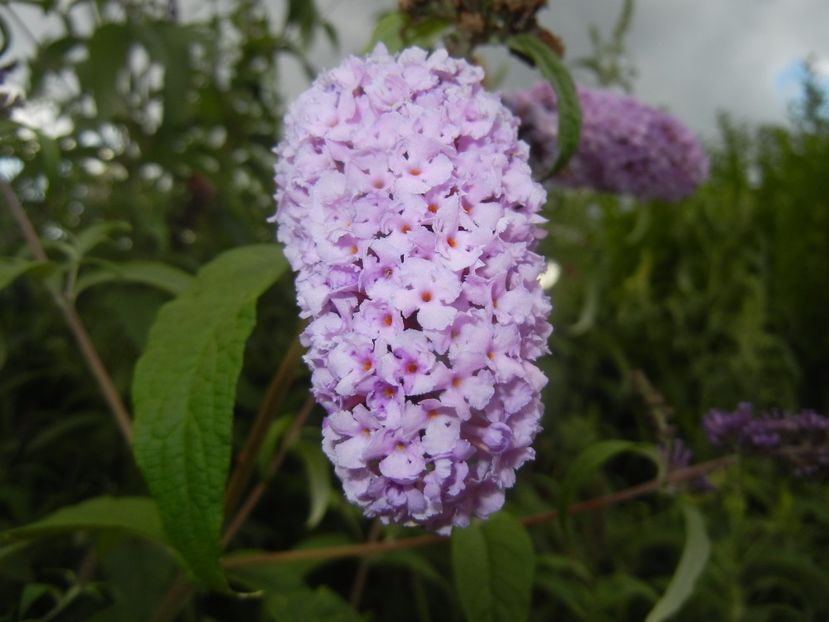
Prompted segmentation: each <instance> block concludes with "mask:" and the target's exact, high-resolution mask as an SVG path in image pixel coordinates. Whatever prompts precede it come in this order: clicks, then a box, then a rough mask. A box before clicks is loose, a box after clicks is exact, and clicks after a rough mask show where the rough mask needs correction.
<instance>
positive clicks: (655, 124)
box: [504, 82, 708, 201]
mask: <svg viewBox="0 0 829 622" xmlns="http://www.w3.org/2000/svg"><path fill="white" fill-rule="evenodd" d="M577 89H578V97H579V102H580V103H581V109H582V135H581V142H580V144H579V148H578V150H577V151H576V153H575V155H574V156H573V157H572V159H571V160H570V162H569V163H568V164H567V166H566V167H565V168H564V170H562V171H561V172H560V173H558V174H557V175H556V177H555V181H556V182H557V183H560V184H562V185H564V186H570V187H583V188H590V189H593V190H599V191H603V192H614V193H622V194H630V195H632V196H634V197H636V198H639V199H646V200H647V199H660V200H663V201H676V200H679V199H681V198H683V197H685V196H687V195H689V194H691V192H693V191H694V190H695V189H696V188H697V186H699V185H700V184H701V183H702V182H703V181H705V179H706V178H707V177H708V158H707V157H706V155H705V151H704V150H703V148H702V146H701V145H700V143H699V141H698V140H697V139H696V137H695V136H694V135H693V133H691V131H690V130H689V129H688V128H686V127H685V126H684V125H682V124H681V123H680V122H679V121H677V120H676V119H674V118H673V117H671V116H670V115H668V114H665V113H664V112H661V111H659V110H656V109H655V108H651V107H650V106H646V105H644V104H642V103H640V102H638V101H637V100H635V99H634V98H632V97H630V96H627V95H622V94H619V93H616V92H613V91H609V90H602V89H591V88H588V87H585V86H581V85H579V86H578V87H577ZM504 101H505V103H506V104H507V105H508V106H509V107H510V108H511V109H512V111H513V112H515V114H516V115H518V116H519V117H520V119H521V137H522V138H523V139H524V140H526V141H527V142H528V143H529V144H530V146H531V147H532V153H533V158H534V159H535V160H537V162H538V164H539V165H540V166H544V167H549V166H552V164H553V161H554V160H555V158H556V156H557V155H558V146H557V140H556V137H557V135H558V105H557V100H556V95H555V92H554V91H553V88H552V87H551V86H550V84H549V83H548V82H541V83H538V84H536V85H535V86H534V87H533V88H531V89H529V90H526V91H520V92H516V93H511V94H508V95H505V97H504Z"/></svg>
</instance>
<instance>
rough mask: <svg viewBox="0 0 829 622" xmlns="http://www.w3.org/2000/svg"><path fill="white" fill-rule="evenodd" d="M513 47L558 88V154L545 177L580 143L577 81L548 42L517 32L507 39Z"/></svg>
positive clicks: (508, 44)
mask: <svg viewBox="0 0 829 622" xmlns="http://www.w3.org/2000/svg"><path fill="white" fill-rule="evenodd" d="M506 44H507V46H508V47H509V49H510V50H512V51H513V52H516V53H518V54H519V55H521V56H523V57H524V58H527V59H529V60H530V61H532V63H533V64H534V65H535V66H536V68H537V69H538V71H540V72H541V75H542V76H544V79H545V80H547V81H548V82H549V83H550V84H551V85H552V86H553V89H554V90H555V92H556V98H557V100H558V101H557V104H558V135H557V140H558V156H557V157H556V161H555V162H554V163H553V168H552V169H551V170H550V171H549V172H548V173H547V174H546V175H544V178H545V179H546V178H547V177H550V176H551V175H554V174H555V173H557V172H558V171H560V170H561V169H562V168H564V166H565V165H566V164H567V162H568V161H569V160H570V158H571V157H572V155H573V154H574V153H575V152H576V149H578V147H579V140H580V139H581V106H580V105H579V97H578V94H577V93H576V85H575V84H574V83H573V78H571V77H570V72H569V71H568V70H567V67H565V66H564V63H563V62H561V58H559V56H558V54H556V53H555V52H554V51H553V50H552V49H551V48H550V47H549V46H548V45H547V44H545V43H544V42H543V41H541V40H540V39H538V38H537V37H534V36H532V35H514V36H512V37H509V38H508V39H507V40H506Z"/></svg>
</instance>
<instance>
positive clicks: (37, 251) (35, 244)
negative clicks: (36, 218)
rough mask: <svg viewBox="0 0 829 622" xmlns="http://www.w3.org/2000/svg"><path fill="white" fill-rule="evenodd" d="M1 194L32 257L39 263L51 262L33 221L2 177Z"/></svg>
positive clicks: (0, 182)
mask: <svg viewBox="0 0 829 622" xmlns="http://www.w3.org/2000/svg"><path fill="white" fill-rule="evenodd" d="M0 194H2V195H3V200H4V201H5V202H6V207H8V208H9V211H10V212H11V214H12V216H13V217H14V219H15V220H16V221H17V226H18V227H20V233H22V234H23V239H25V240H26V244H27V245H28V247H29V250H30V251H31V252H32V256H33V257H34V258H35V259H37V260H38V261H49V258H48V257H47V256H46V251H45V250H43V244H41V243H40V238H39V237H38V236H37V232H36V231H35V228H34V227H33V226H32V221H31V220H29V217H28V216H27V215H26V210H24V209H23V206H22V205H21V204H20V201H18V200H17V195H16V194H15V193H14V190H13V189H12V187H11V184H9V182H8V181H7V180H6V179H5V178H4V177H0Z"/></svg>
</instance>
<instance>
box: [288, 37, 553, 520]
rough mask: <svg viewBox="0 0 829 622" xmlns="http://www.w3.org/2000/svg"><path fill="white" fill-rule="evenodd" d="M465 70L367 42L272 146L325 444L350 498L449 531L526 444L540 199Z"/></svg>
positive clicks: (540, 379)
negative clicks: (369, 50) (368, 47)
mask: <svg viewBox="0 0 829 622" xmlns="http://www.w3.org/2000/svg"><path fill="white" fill-rule="evenodd" d="M482 78H483V72H482V70H481V69H480V68H478V67H474V66H471V65H469V64H468V63H466V62H465V61H463V60H457V59H454V58H451V57H449V56H448V55H447V53H446V52H445V51H437V52H434V53H433V54H431V55H427V53H426V52H425V51H423V50H420V49H417V48H412V49H408V50H405V51H403V52H402V53H400V54H399V55H398V56H397V57H392V56H390V55H389V54H388V53H387V52H386V50H385V48H383V47H382V46H380V47H378V49H376V50H375V52H374V53H373V54H372V55H370V56H369V57H367V58H355V57H351V58H349V59H347V60H346V61H345V62H343V63H342V64H341V65H340V66H339V67H337V68H336V69H334V70H332V71H329V72H327V73H325V74H323V75H321V76H320V77H319V78H318V79H317V81H316V82H315V83H314V84H313V86H312V87H311V88H310V89H309V90H308V91H306V92H305V93H304V94H303V95H302V96H300V98H299V99H298V100H297V101H296V102H295V103H294V104H293V106H292V107H291V109H290V111H289V112H288V114H287V116H286V119H285V135H284V139H283V141H282V142H281V143H280V144H279V146H278V147H277V149H276V153H277V155H278V158H279V159H278V164H277V166H276V180H277V186H278V190H277V194H276V198H277V203H278V209H277V213H276V216H275V220H276V222H277V223H278V238H279V240H280V241H282V242H283V243H284V245H285V254H286V256H287V257H288V259H289V261H290V263H291V265H292V267H293V268H294V270H296V271H297V272H298V275H297V278H296V286H297V297H298V300H299V304H300V307H301V310H302V315H303V316H304V317H309V318H311V321H310V324H309V325H308V327H307V329H306V330H305V331H304V333H303V335H302V343H303V344H304V345H305V346H306V347H307V348H308V353H307V355H306V357H305V360H306V362H307V363H308V365H309V366H310V368H311V370H312V384H313V391H314V394H315V396H316V398H317V400H318V401H319V402H320V403H321V404H322V405H323V406H324V407H325V409H326V410H327V412H328V416H327V417H326V418H325V420H324V423H323V449H324V451H325V453H326V454H327V455H328V457H329V458H330V459H331V461H332V462H333V464H334V466H335V470H336V472H337V474H338V476H339V477H340V478H341V479H342V482H343V487H344V490H345V494H346V496H347V497H348V499H349V500H351V501H352V502H354V503H357V504H359V505H360V506H362V507H363V508H364V510H365V513H366V514H367V515H369V516H379V517H381V518H382V519H383V520H384V521H386V522H389V521H391V522H398V523H416V524H421V525H424V526H426V527H428V528H431V529H434V530H437V531H440V532H448V531H449V530H451V527H452V526H453V525H460V526H462V525H466V524H468V522H469V520H470V518H471V517H473V516H477V517H485V516H487V515H488V514H490V513H492V512H494V511H496V510H498V509H499V508H500V507H501V506H502V504H503V500H504V490H505V488H508V487H510V486H512V484H513V483H514V481H515V470H516V469H517V468H518V467H520V466H521V465H522V464H523V463H525V462H526V461H527V460H530V459H532V458H533V457H534V454H533V449H532V448H531V443H532V441H533V438H534V436H535V435H536V433H537V432H538V430H539V418H540V415H541V408H542V407H541V403H540V400H539V392H540V391H541V389H542V387H543V386H544V384H545V382H546V379H545V377H544V376H543V375H542V373H541V372H540V371H539V370H538V368H537V367H536V366H535V365H533V363H532V361H534V360H535V359H536V358H538V357H539V356H540V355H542V354H543V353H545V352H547V338H548V337H549V335H550V332H551V327H550V326H549V324H548V322H547V320H546V317H547V315H548V313H549V311H550V304H549V301H548V300H547V298H546V296H545V295H544V293H543V292H542V290H541V288H540V287H539V285H538V281H537V279H538V276H539V274H540V273H541V272H542V271H543V270H544V268H545V262H544V261H543V259H542V257H541V256H539V255H537V254H536V253H534V252H533V248H534V246H535V243H536V240H537V239H538V238H539V237H540V230H539V228H538V227H537V225H538V224H539V223H541V222H543V219H542V218H541V217H540V216H539V215H538V211H539V209H540V208H541V206H542V204H543V203H544V201H545V199H546V196H545V192H544V190H543V188H541V186H539V185H538V184H537V183H535V182H533V180H532V178H531V174H530V167H529V165H528V163H527V160H528V157H529V153H528V152H529V149H528V147H527V145H526V144H524V143H523V142H520V141H519V140H518V137H517V129H518V128H517V126H518V122H517V120H516V119H515V118H514V117H513V116H512V114H510V112H509V111H508V110H507V109H506V108H505V107H504V106H503V105H502V104H501V102H500V100H499V99H498V98H497V97H496V96H494V95H491V94H488V93H486V92H485V91H484V89H483V87H482V85H481V80H482Z"/></svg>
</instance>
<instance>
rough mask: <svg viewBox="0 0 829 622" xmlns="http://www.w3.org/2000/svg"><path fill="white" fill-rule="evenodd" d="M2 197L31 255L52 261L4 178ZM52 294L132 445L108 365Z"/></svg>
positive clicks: (68, 306) (62, 300)
mask: <svg viewBox="0 0 829 622" xmlns="http://www.w3.org/2000/svg"><path fill="white" fill-rule="evenodd" d="M0 195H2V196H3V200H4V201H5V203H6V206H7V207H8V209H9V211H10V212H11V214H12V216H13V217H14V219H15V220H16V221H17V225H18V227H20V232H21V233H22V234H23V238H24V239H25V240H26V244H27V245H28V247H29V250H30V251H31V253H32V256H33V257H34V258H35V259H36V260H38V261H44V262H45V261H48V260H49V258H48V257H47V255H46V251H45V250H44V249H43V244H41V242H40V238H39V237H38V235H37V232H36V231H35V228H34V226H32V221H31V220H29V217H28V216H27V215H26V210H24V209H23V206H22V205H21V204H20V201H19V200H18V199H17V195H16V194H15V193H14V190H13V189H12V187H11V185H10V184H9V182H8V181H7V180H6V179H4V178H2V177H0ZM50 293H51V294H52V298H53V299H54V301H55V304H56V305H57V307H58V309H60V312H61V314H62V315H63V319H64V321H65V322H66V325H67V326H68V327H69V331H70V332H71V333H72V336H73V337H74V338H75V342H76V343H77V344H78V349H79V350H80V352H81V356H83V359H84V361H86V365H87V367H88V368H89V371H90V372H92V376H93V377H94V378H95V382H96V383H97V384H98V389H99V390H100V391H101V394H102V395H103V397H104V400H105V401H106V403H107V405H108V406H109V410H110V411H111V412H112V416H113V418H114V419H115V423H116V425H117V426H118V429H119V430H120V431H121V435H122V436H123V437H124V440H126V441H127V443H129V442H130V440H131V439H132V422H131V420H130V415H129V412H128V411H127V407H126V406H125V405H124V402H123V401H122V400H121V396H120V395H119V393H118V389H116V388H115V383H114V382H113V381H112V377H111V376H110V375H109V372H108V371H107V369H106V366H105V365H104V363H103V361H101V357H100V355H99V354H98V351H97V350H96V349H95V344H94V343H93V342H92V338H91V337H90V336H89V333H88V332H87V330H86V327H85V326H84V324H83V321H82V320H81V317H80V316H79V315H78V312H77V310H76V309H75V305H74V304H73V303H72V301H71V300H70V299H69V297H68V296H67V295H66V294H64V293H62V292H59V291H56V290H54V289H52V288H50Z"/></svg>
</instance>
